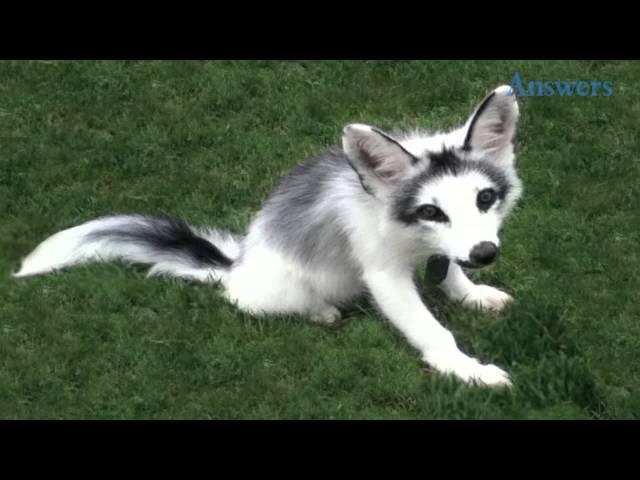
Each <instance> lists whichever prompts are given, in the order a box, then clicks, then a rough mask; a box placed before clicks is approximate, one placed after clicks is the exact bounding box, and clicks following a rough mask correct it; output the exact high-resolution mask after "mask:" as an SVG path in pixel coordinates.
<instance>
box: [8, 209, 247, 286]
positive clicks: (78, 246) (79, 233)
mask: <svg viewBox="0 0 640 480" xmlns="http://www.w3.org/2000/svg"><path fill="white" fill-rule="evenodd" d="M240 242H241V239H240V237H238V236H236V235H233V234H231V233H228V232H224V231H220V230H215V229H211V228H201V227H193V226H190V225H187V224H186V223H184V222H182V221H181V220H176V219H173V218H169V217H156V216H147V215H118V216H112V217H104V218H98V219H96V220H92V221H90V222H87V223H84V224H82V225H78V226H76V227H72V228H69V229H67V230H63V231H61V232H58V233H56V234H55V235H52V236H51V237H49V238H47V239H46V240H45V241H44V242H42V243H41V244H40V245H38V247H36V249H35V250H34V251H33V252H31V253H30V254H29V255H28V256H27V257H26V258H25V259H24V260H23V261H22V266H21V268H20V271H18V272H17V273H15V274H14V276H16V277H25V276H28V275H39V274H43V273H48V272H52V271H54V270H59V269H62V268H65V267H70V266H73V265H79V264H82V263H88V262H92V261H93V262H96V261H112V260H119V261H124V262H128V263H142V264H147V265H152V267H151V270H149V275H170V276H174V277H182V278H189V279H192V280H198V281H202V282H211V281H218V280H220V279H221V277H222V276H223V275H224V273H225V272H226V271H227V270H228V269H229V267H231V264H232V263H233V261H234V260H235V259H236V258H237V257H238V256H239V254H240Z"/></svg>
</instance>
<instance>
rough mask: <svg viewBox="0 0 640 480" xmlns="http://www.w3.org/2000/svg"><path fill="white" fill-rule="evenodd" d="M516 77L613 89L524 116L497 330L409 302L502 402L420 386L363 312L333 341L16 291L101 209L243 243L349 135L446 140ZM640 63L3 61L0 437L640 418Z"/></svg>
mask: <svg viewBox="0 0 640 480" xmlns="http://www.w3.org/2000/svg"><path fill="white" fill-rule="evenodd" d="M516 72H518V73H519V74H520V75H521V77H522V79H523V80H525V81H532V80H541V81H545V80H570V81H572V80H586V81H589V82H591V81H611V82H612V84H613V95H612V96H610V97H604V96H598V97H580V96H572V97H558V96H551V97H527V98H521V99H520V106H521V113H522V116H521V122H520V130H519V135H518V139H519V165H520V172H521V176H522V178H523V181H524V185H525V195H524V198H523V201H522V202H521V203H520V206H519V207H518V208H517V209H516V211H515V212H514V214H513V216H512V218H511V219H510V221H509V222H507V224H506V227H505V230H504V234H503V253H502V255H501V259H500V261H499V262H498V263H497V265H496V266H494V267H492V268H491V269H490V270H488V271H486V272H481V273H479V274H478V275H477V277H478V278H480V279H481V280H482V281H484V282H489V283H491V284H493V285H496V286H499V287H500V286H502V287H504V288H506V289H507V290H508V291H510V292H512V293H513V294H514V296H515V297H516V303H515V304H514V305H513V306H511V307H510V308H508V309H507V311H505V312H503V313H501V314H497V315H492V314H485V313H475V312H471V311H467V310H466V309H464V308H463V307H461V306H458V305H454V304H451V303H448V302H446V301H445V300H444V298H443V296H442V295H440V294H439V293H438V292H434V293H433V294H430V290H432V289H429V288H428V287H425V296H428V298H429V299H428V304H429V305H430V306H431V307H432V309H433V311H434V313H435V314H436V316H437V317H438V318H439V319H440V320H441V321H442V322H444V323H446V324H447V325H448V326H449V327H450V328H451V329H452V330H453V332H454V334H455V335H456V338H457V339H458V342H459V343H460V345H461V346H462V348H463V349H464V350H465V351H466V352H468V353H471V354H474V355H477V356H479V357H480V358H481V359H483V360H484V361H492V362H495V363H496V364H498V365H499V366H501V367H503V368H505V369H506V370H508V371H509V372H510V373H511V374H512V376H513V381H514V388H513V389H512V390H511V391H496V390H490V389H482V388H474V387H468V386H464V385H462V384H460V383H458V382H456V381H453V380H449V379H447V378H443V377H441V376H439V375H436V374H433V373H430V372H429V371H426V370H425V369H424V368H422V367H421V365H420V363H419V358H418V354H417V352H415V351H414V350H413V349H412V348H411V347H409V346H408V345H407V344H406V342H405V341H404V340H403V339H402V338H401V337H400V336H399V335H398V334H397V333H396V332H395V330H393V329H392V328H391V327H390V326H389V325H388V324H387V323H386V321H384V320H383V318H382V317H381V316H380V315H379V314H377V313H376V311H375V310H374V309H373V308H372V307H371V306H370V305H369V304H367V303H366V302H363V303H362V304H361V305H359V308H357V309H355V310H354V311H353V312H352V313H351V314H350V318H349V321H348V322H346V323H345V324H344V325H342V326H340V327H338V328H329V329H327V328H322V327H320V326H316V325H311V324H307V323H304V322H299V321H296V320H295V319H290V318H289V319H286V318H283V319H275V320H274V321H259V320H255V319H252V318H250V317H248V316H245V315H243V314H241V313H239V312H238V311H236V310H235V309H234V308H233V307H232V306H230V305H228V304H227V303H225V302H224V301H223V300H222V298H221V296H220V295H219V293H218V292H217V291H216V289H214V288H213V287H211V286H205V285H195V284H190V283H187V282H182V281H177V280H175V281H172V280H166V279H165V280H163V279H152V280H147V279H145V270H144V269H142V268H136V267H127V266H122V265H91V266H86V267H82V268H77V269H72V270H69V271H67V272H64V273H59V274H55V275H50V276H45V277H37V278H29V279H22V280H20V281H18V280H15V279H13V278H11V277H10V276H9V274H10V272H11V271H13V270H15V269H16V267H17V266H18V263H19V261H20V259H21V257H22V256H24V255H26V254H27V253H28V252H29V251H30V250H31V249H32V248H33V247H35V246H36V244H37V243H39V242H40V241H41V240H43V239H44V238H45V237H46V236H48V235H50V234H52V233H54V232H56V231H58V230H60V229H62V228H65V227H69V226H71V225H73V224H76V223H79V222H83V221H85V220H88V219H91V218H93V217H96V216H99V215H104V214H108V213H114V212H118V213H125V212H144V213H167V214H171V215H176V216H179V217H182V218H184V219H186V220H187V221H189V222H191V223H195V224H212V225H213V224H214V225H219V226H223V227H226V228H229V229H231V230H234V231H238V232H242V231H244V228H245V226H246V225H247V224H248V222H249V220H250V218H251V215H252V214H253V212H255V210H256V209H257V208H258V207H259V205H260V203H261V200H262V199H264V197H265V196H266V195H267V193H268V192H269V191H270V189H271V188H272V187H273V186H274V184H275V182H276V181H277V179H278V178H279V177H280V176H281V175H282V174H283V173H285V172H286V171H287V170H289V168H290V167H291V166H292V165H294V164H295V163H297V162H299V161H301V160H302V159H303V158H305V157H306V156H307V155H309V154H311V153H314V152H316V151H317V150H319V149H322V148H324V147H325V146H326V145H329V144H333V143H335V142H337V141H338V139H339V137H340V132H341V129H342V126H343V125H344V124H346V123H349V122H353V121H360V122H364V123H371V124H377V125H380V126H400V127H411V126H422V127H426V128H430V127H450V126H454V125H456V124H457V123H459V122H461V121H463V120H464V119H466V117H467V115H468V114H469V113H470V112H471V110H472V109H473V107H474V106H475V105H476V103H477V102H478V101H479V100H480V99H481V98H482V97H484V95H485V94H487V93H488V92H489V91H490V90H492V89H493V88H494V87H495V86H497V85H499V84H502V83H509V82H510V81H511V79H512V77H513V75H514V74H515V73H516ZM639 80H640V62H630V61H628V62H614V61H609V62H600V61H599V62H595V61H594V62H586V61H572V62H570V61H561V62H560V61H544V62H531V61H527V62H521V61H492V62H484V61H475V62H442V61H429V62H424V61H420V62H264V61H261V62H257V61H254V62H251V61H243V62H204V63H203V62H0V141H1V143H2V151H1V153H0V215H1V219H0V252H1V254H0V271H1V272H2V274H1V275H0V418H3V419H13V418H47V419H49V418H65V419H72V418H91V419H93V418H103V419H118V418H165V419H166V418H198V419H201V418H202V419H204V418H215V419H250V418H269V419H277V418H287V419H297V418H303V419H311V418H314V419H328V418H338V419H345V418H358V419H378V418H379V419H395V418H406V419H435V418H437V419H454V418H465V419H497V418H503V419H608V418H640V302H639V299H640V298H639V295H640V281H639V280H640V268H639V265H640V248H639V242H640V228H639V227H640V215H639V213H638V212H639V207H638V201H639V198H640V148H639V143H638V138H639V136H638V126H639V124H640V85H639Z"/></svg>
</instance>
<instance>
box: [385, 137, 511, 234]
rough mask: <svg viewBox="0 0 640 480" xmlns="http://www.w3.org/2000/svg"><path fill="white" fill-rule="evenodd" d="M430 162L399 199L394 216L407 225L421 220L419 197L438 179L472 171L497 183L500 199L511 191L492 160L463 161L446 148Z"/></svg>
mask: <svg viewBox="0 0 640 480" xmlns="http://www.w3.org/2000/svg"><path fill="white" fill-rule="evenodd" d="M429 159H430V164H429V167H428V168H427V169H426V170H425V171H424V172H422V173H421V174H419V175H417V176H416V177H415V178H414V179H413V180H411V181H409V183H408V184H407V185H406V186H405V187H404V188H403V189H402V191H401V192H400V193H399V195H398V197H397V199H396V203H395V206H394V212H395V214H394V215H395V217H396V219H398V220H400V221H401V222H403V223H406V224H412V223H416V222H418V221H419V220H420V215H419V207H420V205H419V204H418V203H417V202H418V201H417V199H416V195H417V194H418V192H419V191H420V189H421V188H422V186H423V185H424V184H426V183H428V182H429V181H431V180H433V179H436V178H438V177H443V176H445V175H449V176H454V177H455V176H458V175H461V174H464V173H466V172H470V171H477V172H480V173H481V174H483V175H485V176H486V177H487V178H489V179H490V180H491V181H492V182H493V184H494V185H495V190H496V193H497V194H498V198H500V199H504V198H505V196H506V195H507V193H508V191H509V189H510V188H511V184H510V183H509V181H508V179H507V177H506V176H505V175H504V173H503V172H502V171H501V170H500V169H499V168H497V167H496V166H494V165H493V164H492V163H490V162H488V161H483V160H479V161H471V160H462V159H461V158H460V157H459V156H458V155H457V154H456V153H455V151H454V150H453V149H446V148H445V149H443V150H442V151H441V152H436V153H431V154H429Z"/></svg>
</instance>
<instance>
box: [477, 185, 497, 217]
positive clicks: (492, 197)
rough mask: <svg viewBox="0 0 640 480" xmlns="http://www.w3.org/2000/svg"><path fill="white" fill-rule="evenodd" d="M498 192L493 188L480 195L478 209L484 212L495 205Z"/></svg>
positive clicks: (483, 191)
mask: <svg viewBox="0 0 640 480" xmlns="http://www.w3.org/2000/svg"><path fill="white" fill-rule="evenodd" d="M497 196H498V195H497V194H496V191H495V190H494V189H493V188H485V189H484V190H481V191H480V193H478V199H477V204H478V208H479V209H480V210H482V211H483V212H486V211H487V210H489V208H490V207H491V205H493V204H494V203H495V201H496V197H497Z"/></svg>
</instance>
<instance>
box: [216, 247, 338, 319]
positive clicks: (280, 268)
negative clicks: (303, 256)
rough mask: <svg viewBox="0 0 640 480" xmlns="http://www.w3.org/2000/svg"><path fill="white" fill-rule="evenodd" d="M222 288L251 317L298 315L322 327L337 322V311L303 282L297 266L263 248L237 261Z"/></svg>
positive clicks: (309, 285) (307, 283) (255, 249)
mask: <svg viewBox="0 0 640 480" xmlns="http://www.w3.org/2000/svg"><path fill="white" fill-rule="evenodd" d="M223 285H224V287H225V295H226V297H227V299H228V300H229V301H231V302H232V303H234V304H235V305H236V306H237V307H238V308H240V309H241V310H243V311H245V312H247V313H249V314H252V315H269V314H297V315H303V316H305V317H306V318H308V319H309V320H311V321H313V322H318V323H323V324H332V323H334V322H335V321H337V320H339V319H340V310H338V309H337V308H336V307H335V306H334V305H331V304H330V303H329V302H328V301H327V300H326V299H324V298H323V297H322V295H321V293H320V292H318V291H317V290H316V289H314V288H313V286H312V285H311V284H310V283H309V282H308V281H306V280H305V278H304V275H303V274H302V271H301V269H300V267H299V266H298V265H295V264H294V263H292V262H290V261H289V260H287V259H285V258H283V257H282V256H281V255H280V254H278V253H277V252H274V251H272V250H270V249H267V248H266V247H259V248H254V249H252V250H250V251H249V252H247V254H246V255H244V256H243V257H242V258H241V259H239V261H237V262H236V263H235V264H234V265H233V267H232V269H231V271H230V272H229V274H228V276H227V277H226V278H225V279H224V280H223Z"/></svg>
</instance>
